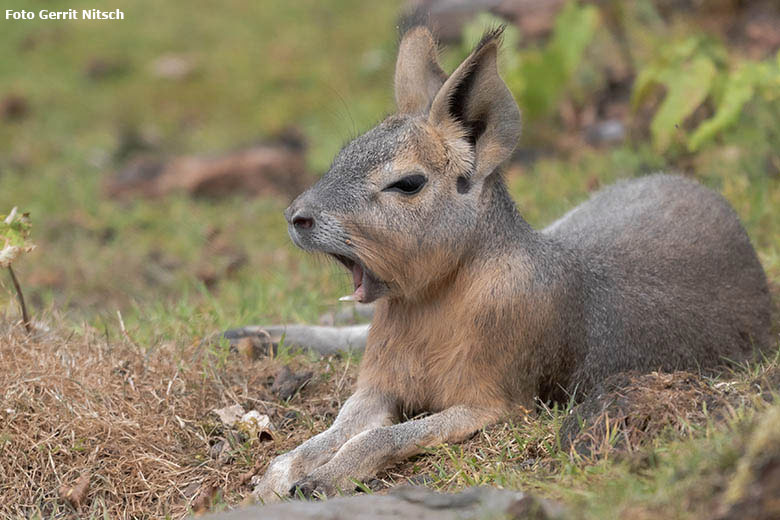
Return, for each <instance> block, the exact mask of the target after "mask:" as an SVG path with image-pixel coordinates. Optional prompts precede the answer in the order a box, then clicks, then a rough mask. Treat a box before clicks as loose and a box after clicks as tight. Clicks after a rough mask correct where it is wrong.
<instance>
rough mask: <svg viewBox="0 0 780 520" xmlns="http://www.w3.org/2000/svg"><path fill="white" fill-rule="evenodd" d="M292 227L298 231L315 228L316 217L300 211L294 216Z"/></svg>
mask: <svg viewBox="0 0 780 520" xmlns="http://www.w3.org/2000/svg"><path fill="white" fill-rule="evenodd" d="M292 225H293V226H295V229H298V230H303V229H311V228H313V227H314V217H312V216H310V215H309V214H307V213H305V212H303V211H298V212H296V213H295V215H293V218H292Z"/></svg>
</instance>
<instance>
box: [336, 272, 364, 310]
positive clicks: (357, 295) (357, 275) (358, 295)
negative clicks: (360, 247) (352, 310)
mask: <svg viewBox="0 0 780 520" xmlns="http://www.w3.org/2000/svg"><path fill="white" fill-rule="evenodd" d="M352 283H353V284H354V285H355V292H354V293H352V294H350V295H348V296H342V297H341V298H339V301H342V302H362V301H363V295H364V294H363V268H362V267H361V266H360V264H359V263H357V262H355V264H354V265H353V266H352Z"/></svg>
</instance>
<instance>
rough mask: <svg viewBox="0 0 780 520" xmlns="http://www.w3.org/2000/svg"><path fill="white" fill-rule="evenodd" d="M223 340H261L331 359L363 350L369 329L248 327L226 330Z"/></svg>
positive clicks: (301, 326) (355, 326)
mask: <svg viewBox="0 0 780 520" xmlns="http://www.w3.org/2000/svg"><path fill="white" fill-rule="evenodd" d="M222 335H223V337H225V338H226V339H228V340H230V342H231V343H236V342H238V341H239V340H240V339H242V338H246V337H253V336H255V337H258V336H259V337H261V338H264V339H265V340H266V341H270V342H271V343H272V344H274V345H278V344H279V343H280V342H282V341H284V344H285V345H288V346H291V347H298V348H302V349H304V350H310V351H312V352H317V353H318V354H320V355H321V356H331V355H333V354H336V353H338V352H359V351H362V350H363V349H365V348H366V338H367V337H368V325H367V324H366V325H351V326H346V327H323V326H318V325H273V326H270V327H262V326H258V325H249V326H246V327H239V328H237V329H229V330H226V331H225V332H224V333H223V334H222Z"/></svg>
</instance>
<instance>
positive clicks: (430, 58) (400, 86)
mask: <svg viewBox="0 0 780 520" xmlns="http://www.w3.org/2000/svg"><path fill="white" fill-rule="evenodd" d="M436 55H437V49H436V41H435V40H434V39H433V35H432V34H431V31H430V30H429V29H428V28H427V27H425V26H422V25H418V26H414V27H411V28H410V29H408V30H407V31H406V33H405V34H404V35H403V38H402V39H401V45H400V46H399V47H398V60H397V61H396V64H395V81H394V82H395V103H396V105H397V106H398V112H399V113H401V114H425V113H426V112H427V111H428V109H429V108H430V106H431V102H432V101H433V98H434V96H435V95H436V93H437V92H438V91H439V89H440V88H441V86H442V84H443V83H444V80H445V79H447V75H446V74H445V73H444V71H443V70H441V67H440V66H439V62H438V60H437V56H436Z"/></svg>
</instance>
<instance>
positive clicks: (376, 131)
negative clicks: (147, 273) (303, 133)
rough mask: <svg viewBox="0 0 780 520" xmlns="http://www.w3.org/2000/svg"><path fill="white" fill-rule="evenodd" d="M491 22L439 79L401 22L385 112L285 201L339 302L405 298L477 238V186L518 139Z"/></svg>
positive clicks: (481, 210) (480, 207)
mask: <svg viewBox="0 0 780 520" xmlns="http://www.w3.org/2000/svg"><path fill="white" fill-rule="evenodd" d="M499 44H500V30H496V31H491V32H489V33H487V34H486V35H485V37H484V38H483V39H482V40H481V41H480V43H479V44H478V45H477V46H476V47H475V49H474V50H473V51H472V53H471V54H470V55H469V56H468V58H466V59H465V60H464V62H463V63H462V64H461V65H460V66H458V67H457V68H456V69H455V71H454V72H453V73H452V74H451V75H450V76H449V77H448V76H447V74H445V73H444V71H442V69H441V67H440V66H439V64H438V62H437V49H436V42H435V41H434V39H433V37H432V35H431V33H430V32H429V30H428V29H427V28H425V27H420V26H418V27H414V28H412V29H410V30H408V31H407V32H406V33H405V34H404V36H403V38H402V40H401V44H400V47H399V50H398V59H397V62H396V71H395V100H396V106H397V113H396V114H393V115H391V116H390V117H388V118H387V119H385V120H384V121H382V122H381V123H380V124H379V125H377V126H376V127H374V128H373V129H371V130H369V131H368V132H366V133H365V134H363V135H362V136H360V137H358V138H356V139H355V140H353V141H352V142H350V143H349V144H348V145H347V146H346V147H344V149H342V150H341V152H339V154H338V155H337V156H336V158H335V159H334V161H333V164H332V166H331V168H330V170H329V171H328V172H327V173H326V174H325V175H324V176H323V177H322V179H321V180H320V181H319V182H318V183H317V184H315V185H314V186H313V187H312V188H310V189H309V190H307V191H306V192H304V193H303V194H302V195H300V196H299V197H298V198H297V199H296V200H295V201H294V202H293V203H292V204H291V205H290V207H289V208H287V211H286V212H285V215H286V217H287V221H288V223H289V230H290V235H291V237H292V239H293V241H294V242H295V243H296V244H297V245H298V246H299V247H301V248H303V249H305V250H307V251H313V252H320V253H326V254H329V255H331V256H332V257H334V258H336V259H337V260H338V261H340V262H341V263H342V264H344V265H345V266H346V267H347V269H349V270H350V271H351V273H352V276H353V281H354V285H355V293H354V294H353V295H352V296H350V297H348V299H352V300H356V301H362V302H371V301H374V300H376V299H377V298H379V297H381V296H388V297H398V298H413V297H415V295H417V294H422V293H423V292H424V291H427V290H428V289H429V288H431V287H433V286H434V285H435V284H436V282H437V281H438V280H442V279H444V278H446V277H447V276H449V275H451V274H452V273H453V272H454V270H456V269H457V267H458V266H459V265H460V262H461V259H462V258H464V256H465V255H467V254H469V251H470V250H471V248H472V246H473V244H475V243H477V242H479V236H478V234H479V231H480V226H479V223H480V218H481V217H483V216H484V215H485V214H486V210H487V209H488V208H486V207H485V206H486V205H489V197H488V196H487V194H486V192H487V191H488V190H489V189H490V187H491V186H492V185H493V184H495V182H496V181H497V180H498V176H499V175H500V173H496V172H497V169H498V167H499V166H500V164H501V163H502V162H504V160H505V159H507V158H508V157H509V155H510V154H511V153H512V150H513V149H514V147H515V144H516V142H517V139H518V137H519V135H520V111H519V110H518V108H517V104H516V103H515V100H514V98H513V97H512V94H511V93H510V92H509V89H507V87H506V85H505V84H504V82H503V80H502V79H501V77H500V76H499V75H498V70H497V63H496V62H497V53H498V47H499Z"/></svg>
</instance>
